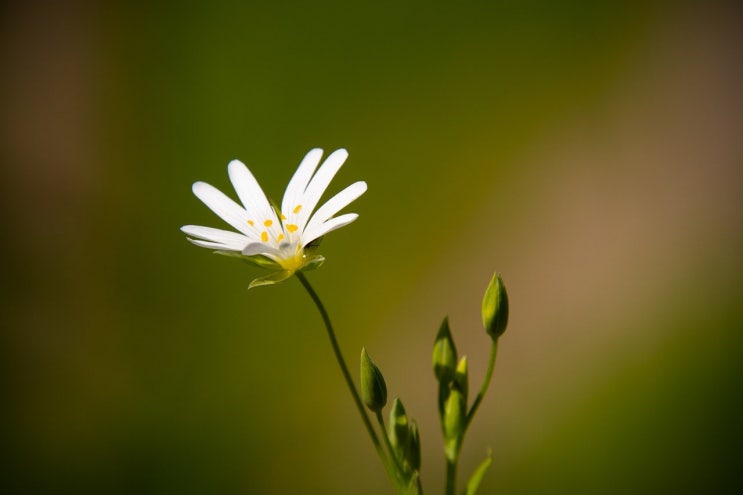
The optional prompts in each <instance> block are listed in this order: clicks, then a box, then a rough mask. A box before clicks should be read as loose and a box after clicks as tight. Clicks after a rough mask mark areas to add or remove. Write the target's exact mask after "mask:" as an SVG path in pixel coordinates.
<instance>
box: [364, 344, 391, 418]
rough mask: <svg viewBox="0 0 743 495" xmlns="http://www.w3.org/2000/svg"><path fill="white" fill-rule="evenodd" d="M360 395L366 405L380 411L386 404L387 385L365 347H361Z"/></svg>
mask: <svg viewBox="0 0 743 495" xmlns="http://www.w3.org/2000/svg"><path fill="white" fill-rule="evenodd" d="M361 395H362V396H363V398H364V402H366V407H368V408H369V409H371V410H372V411H374V412H378V411H381V410H382V408H383V407H384V406H385V404H387V385H386V384H385V383H384V377H383V376H382V372H381V371H379V368H377V366H376V365H375V364H374V363H373V362H372V360H371V358H370V357H369V355H368V354H367V353H366V349H363V348H362V349H361Z"/></svg>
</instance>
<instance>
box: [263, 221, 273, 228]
mask: <svg viewBox="0 0 743 495" xmlns="http://www.w3.org/2000/svg"><path fill="white" fill-rule="evenodd" d="M271 224H273V221H271V220H266V221H265V222H263V225H265V226H266V227H270V226H271Z"/></svg>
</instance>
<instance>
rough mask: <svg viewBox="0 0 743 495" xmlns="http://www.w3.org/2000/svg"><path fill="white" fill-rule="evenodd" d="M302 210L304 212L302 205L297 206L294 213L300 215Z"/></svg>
mask: <svg viewBox="0 0 743 495" xmlns="http://www.w3.org/2000/svg"><path fill="white" fill-rule="evenodd" d="M301 210H302V205H297V206H295V207H294V210H292V211H294V213H299V212H300V211H301Z"/></svg>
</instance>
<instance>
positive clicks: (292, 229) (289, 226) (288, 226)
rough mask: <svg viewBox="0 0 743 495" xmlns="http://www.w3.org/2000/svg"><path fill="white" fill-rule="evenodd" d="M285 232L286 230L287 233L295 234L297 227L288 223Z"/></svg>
mask: <svg viewBox="0 0 743 495" xmlns="http://www.w3.org/2000/svg"><path fill="white" fill-rule="evenodd" d="M286 230H288V231H289V232H296V231H297V230H299V227H297V226H296V225H294V224H293V223H290V224H287V226H286Z"/></svg>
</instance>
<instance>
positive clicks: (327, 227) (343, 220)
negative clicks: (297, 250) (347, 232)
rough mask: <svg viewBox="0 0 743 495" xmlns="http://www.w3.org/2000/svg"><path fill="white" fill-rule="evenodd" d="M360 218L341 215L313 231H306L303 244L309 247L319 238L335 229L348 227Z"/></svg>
mask: <svg viewBox="0 0 743 495" xmlns="http://www.w3.org/2000/svg"><path fill="white" fill-rule="evenodd" d="M357 218H359V216H358V215H357V214H356V213H346V214H345V215H341V216H339V217H335V218H331V219H330V220H328V221H327V222H325V223H324V224H322V225H320V226H318V227H313V228H312V230H309V229H308V230H306V231H305V232H304V234H303V235H302V244H303V245H305V246H306V245H307V244H309V243H310V242H312V241H314V240H315V239H317V238H318V237H322V236H324V235H325V234H327V233H328V232H332V231H333V230H335V229H339V228H341V227H343V226H344V225H348V224H349V223H351V222H353V221H354V220H356V219H357Z"/></svg>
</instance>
